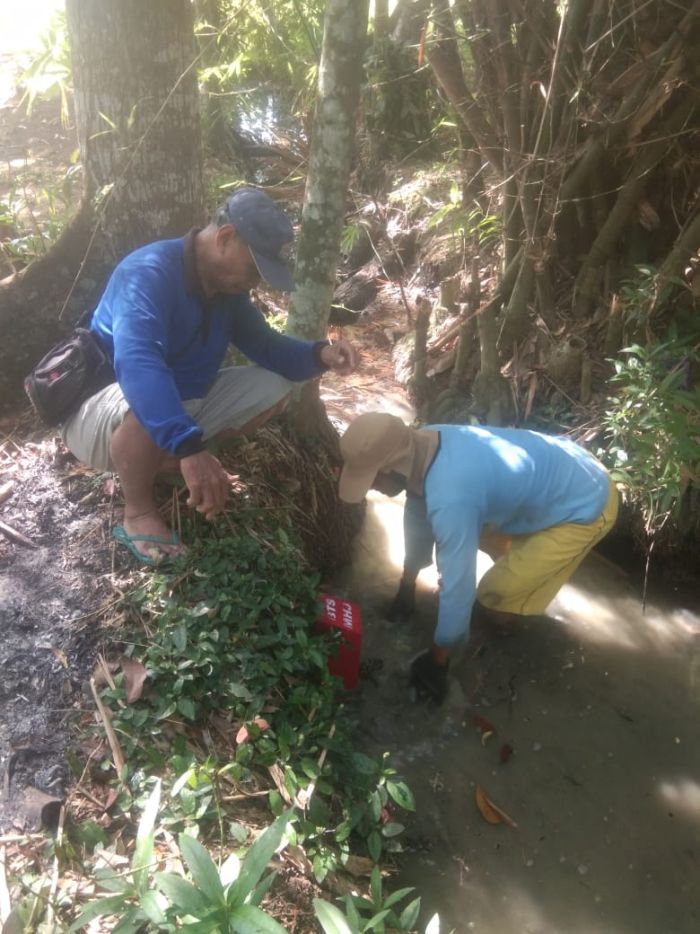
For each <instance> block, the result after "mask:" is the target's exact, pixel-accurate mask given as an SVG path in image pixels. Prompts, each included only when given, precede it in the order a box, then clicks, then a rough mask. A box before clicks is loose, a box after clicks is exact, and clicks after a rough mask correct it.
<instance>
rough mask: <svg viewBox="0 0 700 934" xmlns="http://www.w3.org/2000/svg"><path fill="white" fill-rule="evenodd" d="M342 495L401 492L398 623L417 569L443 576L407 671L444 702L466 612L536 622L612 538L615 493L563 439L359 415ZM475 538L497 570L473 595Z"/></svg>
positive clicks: (347, 438) (348, 441) (349, 498)
mask: <svg viewBox="0 0 700 934" xmlns="http://www.w3.org/2000/svg"><path fill="white" fill-rule="evenodd" d="M340 449H341V453H342V457H343V469H342V472H341V476H340V487H339V495H340V498H341V499H342V500H344V501H345V502H348V503H357V502H360V501H361V500H362V499H363V498H364V497H365V495H366V493H367V491H368V490H369V489H376V490H379V491H380V492H382V493H385V494H386V495H388V496H395V495H396V494H397V493H399V492H401V491H402V490H407V493H408V496H407V507H406V508H407V513H406V515H405V532H406V549H405V553H406V558H405V563H404V576H403V578H402V580H401V584H400V587H399V593H398V594H397V597H396V599H395V601H394V605H393V610H394V613H395V614H396V615H398V614H399V613H400V612H401V611H408V612H410V610H411V608H412V603H413V595H414V588H415V581H416V577H417V574H418V572H419V570H420V569H421V568H422V567H426V566H427V565H429V564H430V563H431V561H432V551H433V544H434V545H435V552H436V562H437V568H438V573H439V575H440V579H441V584H440V595H439V609H438V621H437V627H436V629H435V633H434V636H433V644H432V647H431V649H430V650H428V651H426V652H424V653H423V654H422V655H420V656H419V657H418V658H417V659H416V660H415V661H414V662H413V664H412V668H411V679H412V682H413V684H414V685H415V687H416V688H417V690H418V691H419V693H421V694H422V695H424V696H425V695H427V696H430V697H432V698H433V699H435V700H436V701H437V702H438V703H439V702H441V701H442V700H443V699H444V697H445V694H446V691H447V670H448V659H449V655H450V651H451V649H452V648H453V647H454V646H456V645H457V644H458V643H459V642H460V641H462V640H464V639H466V638H467V637H468V635H469V631H470V621H471V618H472V614H473V612H475V613H478V614H479V615H480V617H481V618H482V619H486V620H488V621H491V622H494V623H497V624H498V623H512V622H514V621H517V619H518V617H519V616H524V615H530V614H538V613H543V612H544V611H545V609H546V607H547V605H548V604H549V603H550V601H551V600H552V599H553V598H554V596H555V595H556V593H557V591H558V590H559V588H560V587H561V586H562V585H563V584H564V583H565V582H566V581H567V580H568V579H569V577H570V576H571V575H572V574H573V572H574V571H575V570H576V568H577V567H578V566H579V564H580V563H581V561H582V560H583V558H584V557H585V555H586V554H587V553H588V552H589V551H590V550H591V548H593V546H594V545H595V544H596V543H597V542H599V541H600V540H601V539H602V538H603V537H604V536H605V535H606V534H607V533H608V532H609V531H610V529H611V528H612V526H613V524H614V522H615V518H616V516H617V506H618V494H617V489H616V488H615V485H614V484H613V482H612V480H611V479H610V477H609V476H608V474H607V472H606V470H605V468H604V467H603V466H602V465H601V464H600V463H599V462H598V461H597V460H596V459H595V458H594V457H592V456H591V455H590V454H589V453H588V452H587V451H585V450H584V449H583V448H582V447H580V446H579V445H577V444H575V443H574V442H573V441H570V440H568V439H566V438H562V437H551V436H549V435H543V434H539V433H537V432H534V431H526V430H524V429H519V428H489V427H474V426H465V425H429V426H427V427H426V428H420V429H415V428H409V427H408V426H407V425H405V424H404V423H403V422H402V421H401V419H400V418H397V417H396V416H394V415H389V414H386V413H374V412H373V413H368V414H365V415H360V416H358V417H357V418H356V419H355V420H354V421H353V422H352V423H351V424H350V426H349V427H348V429H347V431H346V432H345V434H344V435H343V437H342V438H341V441H340ZM480 539H482V542H483V545H482V546H483V547H485V548H486V549H487V550H488V551H489V552H490V553H491V556H492V557H493V558H494V560H495V563H494V565H493V567H492V568H491V569H490V570H489V571H488V572H487V573H486V574H485V575H484V576H483V577H482V578H481V580H480V582H479V586H478V588H477V586H476V554H477V550H478V549H479V547H480Z"/></svg>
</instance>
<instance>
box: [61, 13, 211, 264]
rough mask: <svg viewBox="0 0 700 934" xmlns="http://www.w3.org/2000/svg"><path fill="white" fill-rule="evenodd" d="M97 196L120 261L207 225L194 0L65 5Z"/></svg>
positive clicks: (83, 139) (81, 124) (83, 143)
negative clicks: (201, 223) (156, 242)
mask: <svg viewBox="0 0 700 934" xmlns="http://www.w3.org/2000/svg"><path fill="white" fill-rule="evenodd" d="M66 14H67V20H68V29H69V35H70V39H71V49H72V61H73V81H74V86H75V110H76V119H77V124H78V135H79V140H80V148H81V151H82V153H83V159H84V164H85V171H86V184H87V186H88V192H89V193H90V194H95V195H97V196H99V197H103V198H104V202H103V225H102V228H103V233H104V235H105V237H106V239H107V240H108V241H109V242H110V244H111V245H112V249H113V256H114V259H115V260H118V259H120V258H121V257H122V256H123V255H124V254H125V253H127V252H129V251H130V250H133V249H134V247H136V246H139V245H140V244H143V243H147V242H148V241H149V240H155V239H159V238H163V237H172V236H178V235H180V234H182V233H183V232H184V231H186V230H187V229H188V228H189V227H191V226H192V225H193V224H194V223H196V222H199V221H201V219H202V206H203V195H202V157H201V133H200V118H199V95H198V89H197V74H196V68H195V65H196V57H197V52H196V48H195V44H194V33H193V19H192V4H191V3H190V2H189V0H149V2H148V3H143V2H142V0H99V2H98V0H92V2H91V3H85V2H84V0H66Z"/></svg>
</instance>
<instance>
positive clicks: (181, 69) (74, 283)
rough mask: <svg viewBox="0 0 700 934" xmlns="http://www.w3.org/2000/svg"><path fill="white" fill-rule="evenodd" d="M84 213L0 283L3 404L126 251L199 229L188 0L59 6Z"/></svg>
mask: <svg viewBox="0 0 700 934" xmlns="http://www.w3.org/2000/svg"><path fill="white" fill-rule="evenodd" d="M66 13H67V18H68V27H69V36H70V41H71V51H72V60H73V77H74V83H75V104H76V120H77V127H78V136H79V139H80V144H81V153H82V159H83V166H84V172H85V192H84V198H83V204H82V207H81V209H80V211H79V213H78V215H77V216H76V218H75V219H74V221H73V222H72V223H71V224H69V225H68V227H67V228H66V229H65V230H64V232H63V234H62V236H61V238H60V239H59V241H58V242H57V243H56V245H55V246H54V247H53V248H52V249H51V250H50V251H49V253H48V254H47V255H46V256H45V257H43V258H42V259H40V260H37V261H36V262H35V263H33V264H32V265H30V266H28V267H27V268H26V269H25V270H23V271H22V272H20V273H18V274H17V275H15V276H12V277H11V278H9V279H6V280H4V281H3V282H2V283H0V332H1V333H2V334H3V338H4V340H3V346H2V351H0V400H2V402H3V403H5V404H7V403H12V402H16V401H17V399H18V398H19V396H20V394H21V386H22V379H23V377H24V375H25V374H26V373H27V372H28V370H29V369H31V366H32V365H33V364H34V362H36V360H37V359H38V358H39V357H40V356H42V354H43V353H44V352H45V351H46V350H47V349H48V347H49V346H50V345H51V344H52V343H54V342H55V341H56V340H57V339H58V338H59V336H60V335H61V334H63V333H65V332H66V331H67V330H68V329H69V328H70V327H71V326H72V325H73V324H74V323H75V321H76V319H77V318H78V317H79V316H80V315H81V314H82V312H84V311H85V310H89V309H90V308H92V307H93V306H94V305H95V303H96V301H97V299H98V298H99V294H100V292H101V290H102V288H103V287H104V284H105V281H106V278H107V276H108V274H109V271H110V269H111V267H112V266H113V265H114V263H115V262H116V261H118V260H119V259H121V258H122V256H124V255H125V254H126V253H128V252H129V251H130V250H133V249H135V248H136V247H137V246H139V245H141V244H143V243H145V242H147V241H149V240H154V239H159V238H162V237H168V236H175V235H178V234H182V233H184V232H185V231H186V230H187V229H188V228H189V227H191V226H192V225H193V224H195V223H198V222H200V221H201V220H202V214H203V212H202V176H201V151H200V149H201V147H200V125H199V111H198V106H199V98H198V88H197V81H196V74H195V69H194V64H195V51H194V34H193V29H192V7H191V4H190V2H189V0H150V2H149V3H147V4H144V3H141V2H139V0H91V2H90V3H85V2H83V0H67V2H66Z"/></svg>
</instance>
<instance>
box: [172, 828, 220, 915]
mask: <svg viewBox="0 0 700 934" xmlns="http://www.w3.org/2000/svg"><path fill="white" fill-rule="evenodd" d="M178 843H179V844H180V850H181V851H182V854H183V856H184V858H185V861H186V863H187V865H188V867H189V870H190V872H191V873H192V879H193V880H194V882H195V883H196V885H197V886H198V887H199V888H200V889H201V891H202V893H203V894H204V895H205V896H206V897H207V898H208V899H209V900H210V901H212V902H214V903H215V904H224V903H225V901H226V899H225V896H224V887H223V886H222V884H221V879H220V878H219V871H218V869H217V868H216V864H215V863H214V860H213V859H212V858H211V856H210V855H209V853H208V852H207V851H206V849H205V848H204V847H203V846H202V844H201V843H200V842H199V841H198V840H195V839H194V837H191V836H190V835H189V834H186V833H181V834H180V836H179V837H178Z"/></svg>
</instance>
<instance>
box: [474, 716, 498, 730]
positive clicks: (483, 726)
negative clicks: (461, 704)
mask: <svg viewBox="0 0 700 934" xmlns="http://www.w3.org/2000/svg"><path fill="white" fill-rule="evenodd" d="M472 719H473V721H474V725H475V726H476V728H477V730H479V731H480V732H481V733H497V732H498V731H497V730H496V727H495V726H494V725H493V723H491V721H490V720H487V719H486V717H480V716H478V715H477V716H475V717H472Z"/></svg>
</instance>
